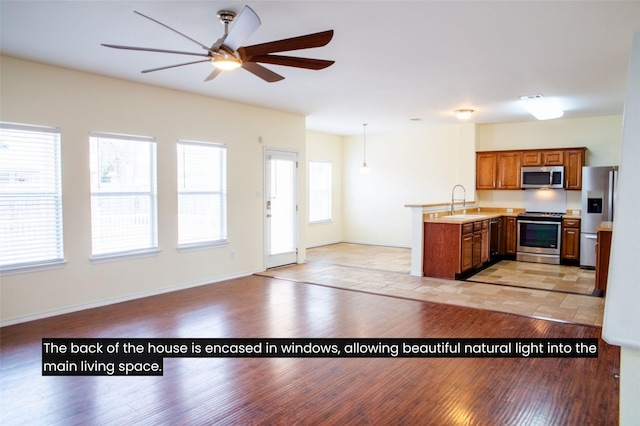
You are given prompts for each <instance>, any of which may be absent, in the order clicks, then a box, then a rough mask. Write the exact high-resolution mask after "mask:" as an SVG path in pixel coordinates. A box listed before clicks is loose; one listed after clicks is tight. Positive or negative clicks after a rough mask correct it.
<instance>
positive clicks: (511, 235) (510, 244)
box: [505, 217, 517, 254]
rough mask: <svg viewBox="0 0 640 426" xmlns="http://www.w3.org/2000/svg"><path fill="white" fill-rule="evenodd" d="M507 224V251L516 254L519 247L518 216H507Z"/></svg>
mask: <svg viewBox="0 0 640 426" xmlns="http://www.w3.org/2000/svg"><path fill="white" fill-rule="evenodd" d="M505 224H506V232H505V253H506V254H516V248H517V231H516V218H515V217H507V218H506V220H505Z"/></svg>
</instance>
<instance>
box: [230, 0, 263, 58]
mask: <svg viewBox="0 0 640 426" xmlns="http://www.w3.org/2000/svg"><path fill="white" fill-rule="evenodd" d="M260 24H261V22H260V18H258V15H256V13H255V12H254V11H253V9H251V8H250V7H249V6H245V7H244V8H243V9H242V12H240V15H238V17H237V18H236V19H235V20H234V22H233V25H232V27H231V30H229V34H228V35H227V38H226V39H225V40H224V44H225V45H226V46H227V47H230V48H231V50H238V48H239V47H240V45H242V43H244V42H245V41H247V39H248V38H249V37H250V36H251V34H253V33H254V32H255V30H257V29H258V27H259V26H260Z"/></svg>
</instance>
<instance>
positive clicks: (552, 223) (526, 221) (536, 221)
mask: <svg viewBox="0 0 640 426" xmlns="http://www.w3.org/2000/svg"><path fill="white" fill-rule="evenodd" d="M518 223H541V224H543V225H558V226H560V225H561V223H560V222H548V221H544V220H520V219H518Z"/></svg>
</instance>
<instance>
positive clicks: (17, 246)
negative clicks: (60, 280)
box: [0, 122, 66, 275]
mask: <svg viewBox="0 0 640 426" xmlns="http://www.w3.org/2000/svg"><path fill="white" fill-rule="evenodd" d="M0 129H1V130H2V137H1V138H0V175H2V179H1V182H0V244H1V245H2V248H0V273H1V274H2V275H5V274H10V273H18V272H29V271H32V270H39V269H47V268H56V267H61V266H62V265H64V264H65V263H66V262H65V260H64V241H63V237H64V235H63V234H64V233H63V223H62V170H61V159H60V139H61V135H60V129H58V128H54V127H44V126H35V125H25V124H16V123H5V122H2V123H0ZM12 139H13V140H12ZM20 139H22V141H20ZM29 144H30V145H29ZM12 145H13V149H15V148H19V149H15V150H13V151H11V150H12ZM28 145H29V146H28ZM29 176H31V177H33V178H34V179H33V181H30V180H29ZM40 177H43V178H44V179H43V180H42V181H41V180H39V178H40ZM12 182H13V184H12ZM21 182H23V183H24V182H26V183H27V184H26V185H23V183H21ZM29 182H31V185H29ZM12 186H13V188H12ZM16 189H19V190H20V191H16ZM5 201H8V203H7V204H5ZM34 201H36V203H35V204H34V203H33V202H34ZM29 204H31V205H29ZM21 205H22V207H21ZM34 220H35V221H38V223H37V226H34V224H33V222H34ZM34 230H35V231H34Z"/></svg>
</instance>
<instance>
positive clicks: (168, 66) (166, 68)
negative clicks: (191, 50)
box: [142, 59, 210, 74]
mask: <svg viewBox="0 0 640 426" xmlns="http://www.w3.org/2000/svg"><path fill="white" fill-rule="evenodd" d="M209 61H210V59H201V60H199V61H193V62H186V63H184V64H176V65H167V66H166V67H159V68H150V69H148V70H142V73H143V74H146V73H148V72H154V71H161V70H168V69H169V68H176V67H183V66H185V65H192V64H199V63H201V62H209Z"/></svg>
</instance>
